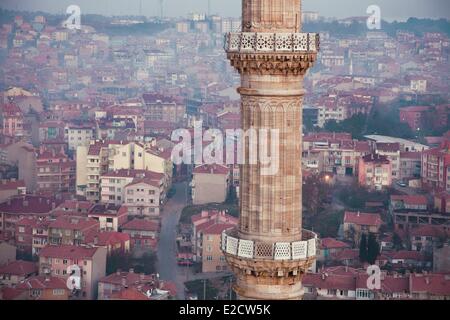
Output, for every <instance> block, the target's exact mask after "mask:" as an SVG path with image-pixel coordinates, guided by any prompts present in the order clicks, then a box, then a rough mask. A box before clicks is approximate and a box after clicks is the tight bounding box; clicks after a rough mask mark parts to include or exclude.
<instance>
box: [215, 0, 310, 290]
mask: <svg viewBox="0 0 450 320" xmlns="http://www.w3.org/2000/svg"><path fill="white" fill-rule="evenodd" d="M242 11H243V12H242V32H238V33H229V34H227V35H226V39H225V40H226V41H225V50H226V52H227V56H228V59H229V60H230V61H231V65H232V66H234V67H235V68H236V69H237V70H238V72H239V73H240V75H241V86H240V88H239V89H238V92H239V93H240V95H241V102H242V103H241V114H242V129H243V130H244V131H246V130H247V129H250V128H253V129H256V130H257V131H258V132H259V129H276V130H278V132H279V149H278V151H279V169H278V172H277V173H276V174H273V175H265V174H262V169H263V167H264V165H262V164H261V163H260V161H258V164H250V163H249V161H248V159H249V158H248V156H249V150H245V152H244V155H245V161H246V163H245V164H243V165H241V168H240V179H241V182H240V217H239V224H238V227H237V229H235V230H232V231H227V232H224V233H223V234H222V250H223V252H224V255H225V258H226V260H227V262H228V264H229V265H230V267H231V269H232V271H233V272H234V273H235V275H236V285H235V286H234V290H235V291H236V293H237V295H238V297H239V299H301V298H302V296H303V288H302V284H301V280H302V276H303V274H304V273H305V272H306V270H307V269H308V268H309V267H310V266H311V265H312V263H313V262H314V260H315V254H316V252H315V251H316V236H315V234H314V233H312V232H310V231H306V230H302V172H301V156H302V103H303V96H304V94H305V90H304V89H303V77H304V75H305V73H306V71H307V70H308V68H310V67H311V66H312V65H313V63H314V62H315V60H316V57H317V51H318V49H319V37H318V35H317V34H315V33H302V32H301V3H300V0H243V1H242ZM258 147H260V146H258ZM248 149H250V148H248Z"/></svg>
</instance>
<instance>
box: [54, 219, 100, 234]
mask: <svg viewBox="0 0 450 320" xmlns="http://www.w3.org/2000/svg"><path fill="white" fill-rule="evenodd" d="M49 227H50V228H55V229H68V230H81V231H84V230H88V229H95V228H96V227H97V229H98V228H99V227H100V223H99V222H98V221H97V220H95V219H91V218H88V217H80V216H66V215H64V216H59V217H57V218H56V220H55V221H52V222H51V223H50V225H49Z"/></svg>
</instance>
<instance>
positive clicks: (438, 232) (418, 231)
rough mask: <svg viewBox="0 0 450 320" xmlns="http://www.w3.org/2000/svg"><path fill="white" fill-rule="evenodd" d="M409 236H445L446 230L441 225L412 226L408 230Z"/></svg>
mask: <svg viewBox="0 0 450 320" xmlns="http://www.w3.org/2000/svg"><path fill="white" fill-rule="evenodd" d="M409 233H410V235H411V237H433V238H439V237H445V236H446V235H448V234H447V232H446V231H445V230H444V228H443V227H440V226H433V225H421V226H418V227H416V228H412V229H410V231H409Z"/></svg>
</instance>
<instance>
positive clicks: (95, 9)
mask: <svg viewBox="0 0 450 320" xmlns="http://www.w3.org/2000/svg"><path fill="white" fill-rule="evenodd" d="M164 2H165V4H164V14H165V15H166V16H168V17H178V16H186V15H187V14H188V13H190V12H207V10H208V0H191V1H187V2H185V1H180V0H165V1H164ZM332 2H334V1H332V0H319V1H312V0H304V1H303V4H302V5H303V9H304V10H305V11H318V12H319V13H320V15H322V16H325V17H335V18H345V17H351V16H365V15H367V14H366V9H367V7H368V6H370V5H373V4H375V5H378V6H380V8H381V14H382V18H383V19H385V20H388V21H391V20H406V19H407V18H409V17H418V18H434V19H438V18H446V19H449V18H450V10H449V9H450V4H449V3H448V1H446V0H432V1H426V0H413V1H407V0H399V1H395V2H393V1H388V0H378V1H377V2H376V3H374V1H372V0H358V1H356V0H341V1H340V2H341V6H339V7H336V6H334V5H333V3H332ZM72 4H75V5H79V6H80V7H81V9H82V12H86V13H98V14H102V15H118V14H122V15H139V14H143V15H145V16H156V15H159V14H160V6H159V1H157V0H130V1H128V2H127V3H126V4H121V3H119V2H118V1H117V0H100V1H95V3H94V2H91V1H87V0H76V1H74V0H58V1H55V0H40V1H31V0H20V1H13V0H5V1H3V3H2V4H0V7H1V8H5V9H9V10H21V11H38V10H39V11H45V12H50V13H60V14H64V13H65V10H66V8H67V7H68V6H69V5H72ZM240 4H241V0H229V1H227V2H223V1H218V0H211V13H213V14H219V15H222V16H233V17H238V16H239V15H240V11H241V5H240Z"/></svg>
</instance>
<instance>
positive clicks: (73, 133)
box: [64, 123, 95, 151]
mask: <svg viewBox="0 0 450 320" xmlns="http://www.w3.org/2000/svg"><path fill="white" fill-rule="evenodd" d="M64 136H65V140H66V141H67V143H68V146H69V150H72V151H75V150H77V148H78V147H79V146H89V144H90V141H91V140H92V139H94V137H95V126H94V125H93V124H88V123H83V124H82V123H80V124H75V123H70V124H67V125H66V126H65V128H64Z"/></svg>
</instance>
